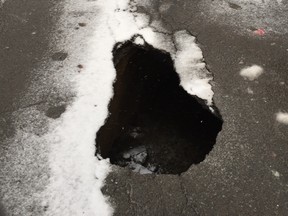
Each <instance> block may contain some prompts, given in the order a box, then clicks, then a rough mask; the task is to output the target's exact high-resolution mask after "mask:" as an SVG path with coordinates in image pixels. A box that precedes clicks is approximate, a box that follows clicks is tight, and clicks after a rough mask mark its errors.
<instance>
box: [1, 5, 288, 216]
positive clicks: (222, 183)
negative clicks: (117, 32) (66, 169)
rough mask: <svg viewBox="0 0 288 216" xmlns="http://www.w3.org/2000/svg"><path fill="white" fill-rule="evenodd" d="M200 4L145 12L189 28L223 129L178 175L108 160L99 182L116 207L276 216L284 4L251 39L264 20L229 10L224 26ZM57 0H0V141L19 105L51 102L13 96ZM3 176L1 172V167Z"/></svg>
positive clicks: (285, 206)
mask: <svg viewBox="0 0 288 216" xmlns="http://www.w3.org/2000/svg"><path fill="white" fill-rule="evenodd" d="M203 2H207V1H204V0H202V1H199V2H197V3H196V2H195V1H187V0H183V1H177V3H176V1H173V2H172V1H168V0H163V1H159V2H158V1H153V7H154V8H149V10H147V9H146V10H145V11H148V12H149V13H150V15H151V16H152V17H153V18H154V19H161V20H162V21H163V22H164V23H165V24H166V26H165V27H166V28H168V29H169V30H170V31H175V30H180V29H187V30H189V31H190V32H191V33H192V34H193V35H195V36H197V41H198V43H199V45H200V47H201V49H202V51H203V55H204V57H205V61H206V63H207V67H208V68H209V70H210V71H211V72H212V73H213V74H214V82H213V90H214V92H215V96H214V100H215V103H216V105H217V107H218V108H219V110H220V112H221V115H222V117H223V120H224V125H223V129H222V131H221V132H220V133H219V135H218V139H217V143H216V145H215V146H214V149H213V150H212V151H211V152H210V154H209V155H208V156H207V158H206V159H205V160H204V161H203V162H202V163H200V164H199V165H193V166H191V168H190V169H189V170H188V171H187V172H185V173H183V174H181V175H180V176H178V175H140V174H137V173H133V172H131V171H129V170H127V169H124V168H119V167H116V166H114V167H113V172H111V173H110V175H109V176H108V178H107V180H106V185H105V187H104V188H103V189H102V190H103V193H104V194H106V195H109V196H110V201H111V202H112V204H113V205H114V207H115V210H116V211H115V215H121V216H125V215H139V216H141V215H150V216H154V215H155V216H158V215H159V216H160V215H163V216H164V215H165V216H167V215H171V216H176V215H177V216H178V215H179V216H180V215H187V216H190V215H191V216H193V215H269V216H270V215H283V216H284V215H286V214H287V212H288V171H287V170H288V169H287V166H288V164H287V161H288V156H287V151H288V129H287V126H285V125H281V124H279V123H277V122H276V121H275V113H277V112H278V111H288V102H287V98H288V73H287V68H288V61H287V59H288V51H287V49H288V37H287V29H288V24H287V23H286V24H285V19H284V18H286V16H288V15H287V13H286V15H284V14H280V12H281V13H283V11H285V10H286V11H287V4H283V5H282V7H281V10H279V14H280V15H281V16H280V17H281V18H282V19H281V20H280V21H281V26H279V25H278V24H277V23H274V25H277V31H273V23H269V20H268V21H267V22H268V24H267V25H266V26H267V28H268V27H269V31H267V33H266V35H265V36H264V37H259V36H255V35H253V32H252V31H253V30H254V29H257V28H260V27H263V26H258V23H257V25H255V26H254V24H256V22H255V21H253V19H251V26H250V24H247V23H245V25H244V24H243V29H240V30H239V25H238V24H237V26H236V24H235V26H233V25H232V24H233V22H232V24H231V20H233V19H232V18H231V17H229V16H228V17H226V18H227V23H228V22H229V25H228V24H227V25H225V22H223V20H224V21H225V16H224V15H223V16H222V18H221V19H220V18H219V17H218V18H215V16H212V15H211V13H208V12H207V14H206V11H204V10H203V8H204V7H202V3H203ZM211 2H214V3H213V4H218V3H217V2H219V4H220V3H221V2H222V3H223V2H225V1H211ZM215 2H216V3H215ZM275 2H276V1H275ZM283 2H284V3H285V1H283ZM56 3H57V2H56V1H42V0H38V1H34V0H30V1H24V0H20V1H19V0H18V1H15V0H7V1H6V2H5V3H4V4H3V7H2V8H0V31H1V32H0V66H1V70H0V140H1V141H2V140H3V139H4V138H5V139H7V138H9V137H13V135H14V133H15V131H14V126H15V122H12V120H11V115H12V114H13V113H14V115H15V111H16V114H17V111H19V109H23V108H25V109H26V108H29V107H31V106H38V105H39V104H40V105H41V104H44V105H43V106H44V107H40V108H39V109H43V110H47V109H48V107H49V106H50V104H51V103H52V102H51V101H53V103H54V102H55V101H57V100H56V99H55V100H54V97H53V96H51V95H50V94H53V93H51V92H50V91H49V90H46V91H43V92H45V93H43V94H40V95H39V96H37V97H35V98H33V97H31V98H30V99H29V100H28V101H27V100H21V97H22V93H23V92H25V91H26V90H27V86H29V83H30V81H31V80H32V79H33V78H34V76H36V72H35V71H34V70H32V69H33V68H36V67H37V64H38V63H39V62H40V61H42V60H43V58H44V54H45V52H46V51H48V49H49V46H48V42H49V37H47V33H48V32H50V31H51V28H52V27H53V23H54V21H55V20H56V19H57V15H58V12H57V11H54V10H52V8H53V5H54V4H56ZM222 3H221V4H222ZM164 4H167V5H170V6H169V9H168V10H165V11H164V10H160V9H159V8H160V6H161V5H164ZM203 4H204V3H203ZM228 6H229V5H228ZM230 8H231V10H237V11H239V12H237V13H241V10H244V9H245V7H243V8H242V7H241V8H240V7H237V6H235V5H233V4H232V5H231V4H230ZM284 9H285V10H284ZM215 13H216V12H215ZM274 13H275V12H274ZM243 14H245V12H243ZM264 16H265V13H262V14H260V15H259V17H258V19H259V20H261V19H262V20H264V19H265V17H264ZM283 17H284V18H283ZM228 19H231V20H228ZM283 19H284V20H283ZM218 20H222V21H221V22H218ZM286 20H288V18H287V19H286ZM234 21H235V23H237V22H238V21H237V19H235V20H234ZM280 21H279V22H280ZM223 23H224V24H223ZM50 27H51V28H50ZM279 28H282V29H279ZM271 29H272V30H271ZM34 32H36V34H35V33H34ZM251 64H258V65H260V66H262V67H263V68H264V70H265V72H264V74H263V75H262V76H261V77H260V78H259V79H258V80H257V81H254V82H249V81H245V80H244V79H243V78H242V77H240V76H239V71H240V70H241V69H242V68H243V67H244V66H249V65H251ZM44 88H45V86H44ZM47 88H48V85H47ZM248 88H249V89H250V91H249V92H250V93H248ZM251 90H252V91H253V94H251ZM50 97H51V98H50ZM49 98H50V99H49ZM43 101H44V102H43ZM5 145H6V144H5V143H1V145H0V147H1V163H4V162H5V160H6V159H7V157H6V155H5V154H6V152H8V151H6V150H5V149H6V148H7V146H5ZM35 151H36V150H35ZM4 155H5V156H4ZM8 158H9V157H8ZM19 160H20V159H19ZM20 161H21V160H20ZM28 168H31V167H30V165H29V167H27V169H28ZM31 169H33V167H32V168H31ZM25 173H26V171H25V170H21V171H19V173H16V174H15V175H16V176H15V179H13V181H14V180H15V181H17V178H18V177H19V176H20V177H22V178H23V182H25V184H24V183H21V182H18V183H17V187H16V188H14V189H13V190H14V191H18V190H24V189H23V187H24V186H27V184H28V183H29V181H30V177H31V176H33V175H35V173H32V174H30V173H29V176H30V177H29V178H28V177H27V179H26V178H25V177H23V176H24V175H25ZM39 173H40V172H39ZM39 173H36V174H39ZM3 174H5V172H1V175H3ZM278 174H279V175H278ZM17 175H19V176H17ZM45 178H46V177H45ZM6 180H7V178H6V177H5V176H1V182H5V183H6ZM26 183H27V184H26ZM15 184H16V183H15ZM28 185H29V184H28ZM38 189H39V190H40V191H41V188H38ZM38 189H35V190H38ZM11 190H12V188H11ZM7 191H9V188H6V189H5V190H4V189H3V188H1V191H0V192H1V193H0V195H1V197H0V198H1V200H2V199H4V198H5V194H4V193H8V192H7ZM12 192H13V191H12ZM12 192H11V193H12ZM9 193H10V192H9ZM23 194H25V193H23ZM28 194H29V193H28ZM3 205H4V208H5V207H6V210H7V209H8V211H7V212H9V209H10V210H11V209H13V208H17V207H16V206H17V205H19V206H21V205H25V203H24V204H23V203H22V204H21V203H17V199H16V198H15V204H14V205H12V204H11V203H9V204H6V203H3ZM29 205H30V203H29ZM35 206H36V205H35ZM30 207H31V209H30V213H29V215H40V213H39V214H38V212H40V210H39V211H38V209H33V205H31V206H30ZM21 208H22V206H21ZM21 208H20V207H19V209H20V210H21ZM23 208H24V207H23ZM0 211H1V210H0ZM41 212H42V211H41ZM0 213H1V212H0ZM18 213H19V212H18Z"/></svg>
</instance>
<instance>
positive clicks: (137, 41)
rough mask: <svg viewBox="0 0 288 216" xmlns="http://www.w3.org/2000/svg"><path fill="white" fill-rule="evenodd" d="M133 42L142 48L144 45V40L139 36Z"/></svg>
mask: <svg viewBox="0 0 288 216" xmlns="http://www.w3.org/2000/svg"><path fill="white" fill-rule="evenodd" d="M133 42H134V43H135V44H138V45H142V46H143V45H145V41H144V39H143V38H142V37H140V36H138V37H136V38H135V39H134V41H133Z"/></svg>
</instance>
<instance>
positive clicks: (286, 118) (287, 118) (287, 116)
mask: <svg viewBox="0 0 288 216" xmlns="http://www.w3.org/2000/svg"><path fill="white" fill-rule="evenodd" d="M276 120H277V121H278V122H279V123H282V124H285V125H288V113H285V112H278V113H277V114H276Z"/></svg>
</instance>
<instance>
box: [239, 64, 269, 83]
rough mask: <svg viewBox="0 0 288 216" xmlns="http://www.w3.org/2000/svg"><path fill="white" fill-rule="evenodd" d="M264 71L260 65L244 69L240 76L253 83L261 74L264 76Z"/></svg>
mask: <svg viewBox="0 0 288 216" xmlns="http://www.w3.org/2000/svg"><path fill="white" fill-rule="evenodd" d="M263 72H264V70H263V68H262V67H260V66H258V65H252V66H250V67H246V68H243V69H242V70H241V71H240V75H241V76H242V77H244V78H245V79H248V80H250V81H253V80H255V79H257V78H258V77H259V76H260V75H261V74H263Z"/></svg>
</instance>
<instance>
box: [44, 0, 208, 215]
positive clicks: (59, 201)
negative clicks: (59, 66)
mask: <svg viewBox="0 0 288 216" xmlns="http://www.w3.org/2000/svg"><path fill="white" fill-rule="evenodd" d="M67 4H68V6H69V7H70V8H69V7H68V9H67V10H68V11H69V10H70V11H72V12H73V10H76V8H81V9H83V8H90V7H92V6H93V7H96V8H99V9H100V10H98V11H97V16H95V19H94V20H90V22H91V23H89V26H91V28H92V29H94V30H93V31H94V32H93V33H91V35H90V36H89V38H90V39H89V40H88V41H87V42H86V43H85V44H86V45H85V46H86V49H83V48H82V50H83V52H81V53H79V55H80V56H82V57H81V59H83V62H81V64H83V65H84V68H83V69H82V71H81V73H80V74H79V75H78V76H77V77H76V78H75V82H76V85H77V88H76V90H75V92H76V94H77V96H76V98H75V101H74V102H73V104H72V105H71V106H70V107H68V109H67V111H66V112H65V113H64V114H63V115H62V117H61V122H60V123H59V125H58V126H57V127H56V128H55V129H54V130H53V132H51V133H49V134H47V140H50V142H51V143H52V146H51V152H50V159H49V162H50V169H51V174H50V176H51V177H50V184H49V185H48V187H47V190H46V191H44V197H45V200H44V201H43V203H44V204H43V205H45V206H49V207H48V208H47V211H46V215H49V216H50V215H51V216H52V215H53V216H58V215H59V216H74V215H75V216H78V215H89V216H94V215H95V216H108V215H112V213H113V209H112V207H111V206H110V205H109V203H108V202H107V198H106V197H104V196H103V194H102V193H101V190H100V188H101V187H102V186H103V184H104V180H105V177H106V175H107V174H108V173H109V171H110V165H109V163H108V161H107V160H98V159H97V158H96V157H95V151H96V149H95V136H96V132H97V131H98V130H99V128H100V127H101V126H102V125H103V124H104V121H105V118H106V117H107V116H108V103H109V100H110V98H111V97H112V95H113V89H112V86H113V81H114V79H115V74H116V71H115V68H114V65H113V61H112V59H113V56H112V50H113V47H114V45H115V44H116V43H117V42H124V41H126V40H129V39H131V38H132V37H133V36H134V35H136V34H139V35H141V36H142V38H143V39H142V38H141V37H138V38H136V39H135V43H137V44H143V43H145V42H147V43H149V44H151V45H152V46H154V47H155V48H158V49H160V50H163V51H166V52H169V53H170V54H171V56H172V58H173V60H174V63H175V68H176V71H177V73H179V76H180V78H181V85H182V86H183V87H184V88H185V90H186V91H187V92H189V93H190V94H192V95H196V96H198V97H199V98H202V99H203V100H206V101H207V104H208V105H212V97H213V92H212V90H211V85H210V84H209V82H210V81H211V79H212V78H211V75H210V73H209V72H208V71H207V70H206V68H205V63H204V62H203V55H202V52H201V50H200V48H199V47H198V45H197V44H196V42H195V38H194V37H193V36H191V35H189V34H188V33H187V32H186V31H179V32H176V33H175V34H174V35H168V34H162V33H159V32H155V31H154V29H155V26H154V27H153V28H150V27H145V26H147V25H148V23H147V20H149V19H147V17H146V16H137V17H136V16H135V13H134V14H133V13H131V12H129V11H130V10H129V8H128V7H129V1H128V0H110V1H106V0H100V1H86V2H80V3H79V2H76V1H74V0H72V2H70V3H67ZM132 6H133V7H134V5H132ZM93 7H92V8H93ZM93 10H94V8H93ZM133 11H134V10H133ZM157 25H158V24H157ZM159 25H160V24H159ZM139 26H140V27H139ZM173 39H174V40H173ZM143 40H144V41H143ZM173 41H176V44H174V43H173ZM175 46H176V49H177V50H176V49H175ZM142 171H143V170H142ZM145 173H147V172H146V171H145Z"/></svg>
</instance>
